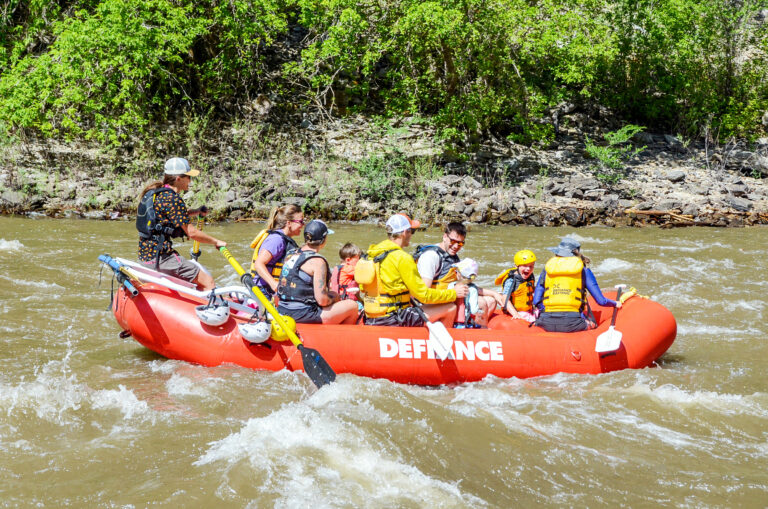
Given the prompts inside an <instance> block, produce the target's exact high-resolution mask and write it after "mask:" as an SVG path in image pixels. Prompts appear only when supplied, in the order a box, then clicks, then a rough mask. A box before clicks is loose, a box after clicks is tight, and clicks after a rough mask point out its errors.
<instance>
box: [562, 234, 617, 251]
mask: <svg viewBox="0 0 768 509" xmlns="http://www.w3.org/2000/svg"><path fill="white" fill-rule="evenodd" d="M565 238H571V239H576V240H578V241H579V243H580V244H581V245H582V248H583V247H584V244H610V243H611V242H613V239H598V238H595V237H585V236H582V235H579V234H578V233H569V234H568V235H566V237H565Z"/></svg>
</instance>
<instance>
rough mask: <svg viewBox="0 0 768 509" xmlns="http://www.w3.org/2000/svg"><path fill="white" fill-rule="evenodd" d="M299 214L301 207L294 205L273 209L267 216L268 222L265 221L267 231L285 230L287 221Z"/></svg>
mask: <svg viewBox="0 0 768 509" xmlns="http://www.w3.org/2000/svg"><path fill="white" fill-rule="evenodd" d="M300 213H301V207H299V206H298V205H294V204H292V203H291V204H289V205H283V206H282V207H275V208H274V209H272V212H271V213H270V214H269V221H267V230H281V229H283V228H285V225H286V224H288V221H289V220H290V219H291V218H292V217H293V216H294V215H296V214H300Z"/></svg>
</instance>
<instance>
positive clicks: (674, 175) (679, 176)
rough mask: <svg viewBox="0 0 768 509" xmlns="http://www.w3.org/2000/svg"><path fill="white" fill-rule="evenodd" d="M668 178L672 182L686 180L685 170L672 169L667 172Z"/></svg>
mask: <svg viewBox="0 0 768 509" xmlns="http://www.w3.org/2000/svg"><path fill="white" fill-rule="evenodd" d="M667 180H669V181H670V182H682V181H683V180H685V172H684V171H683V170H672V171H670V172H669V173H667Z"/></svg>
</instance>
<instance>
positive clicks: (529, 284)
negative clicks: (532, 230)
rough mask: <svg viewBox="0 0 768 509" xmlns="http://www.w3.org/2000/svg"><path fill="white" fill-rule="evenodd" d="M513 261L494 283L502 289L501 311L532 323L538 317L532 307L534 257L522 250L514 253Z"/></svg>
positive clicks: (530, 252) (527, 250)
mask: <svg viewBox="0 0 768 509" xmlns="http://www.w3.org/2000/svg"><path fill="white" fill-rule="evenodd" d="M513 261H514V262H515V266H514V267H511V268H509V269H507V270H505V271H504V272H502V273H501V274H499V275H498V276H497V277H496V281H495V283H496V284H497V285H501V286H502V288H503V291H502V294H504V305H503V306H502V311H504V312H505V313H508V314H510V315H512V317H513V318H516V319H518V320H525V321H527V322H533V321H535V320H536V317H537V316H538V310H537V309H536V308H535V307H534V306H533V292H534V289H535V285H536V281H535V277H534V275H533V269H534V266H535V265H536V255H535V254H534V253H533V251H531V250H529V249H523V250H521V251H518V252H517V253H515V256H514V259H513Z"/></svg>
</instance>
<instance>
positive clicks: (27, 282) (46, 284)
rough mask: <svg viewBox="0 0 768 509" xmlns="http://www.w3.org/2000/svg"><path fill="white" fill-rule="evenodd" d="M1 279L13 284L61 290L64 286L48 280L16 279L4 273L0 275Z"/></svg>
mask: <svg viewBox="0 0 768 509" xmlns="http://www.w3.org/2000/svg"><path fill="white" fill-rule="evenodd" d="M0 279H5V280H6V281H10V282H11V283H12V284H14V285H17V286H27V287H33V288H43V289H57V290H61V289H63V288H64V287H63V286H61V285H58V284H56V283H49V282H48V281H31V280H28V279H16V278H12V277H8V276H4V275H0Z"/></svg>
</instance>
